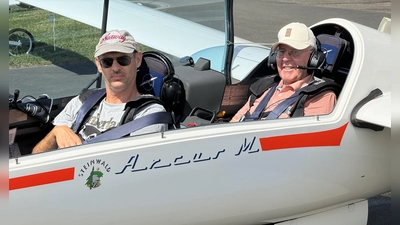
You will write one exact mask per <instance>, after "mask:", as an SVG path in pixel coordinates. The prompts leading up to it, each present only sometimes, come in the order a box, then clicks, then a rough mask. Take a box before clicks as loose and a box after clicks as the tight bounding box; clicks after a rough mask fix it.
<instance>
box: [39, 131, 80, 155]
mask: <svg viewBox="0 0 400 225" xmlns="http://www.w3.org/2000/svg"><path fill="white" fill-rule="evenodd" d="M80 144H82V141H81V139H80V138H79V137H78V135H76V134H75V133H74V132H73V131H72V130H71V128H69V127H67V126H55V127H54V128H53V130H51V131H50V133H48V134H47V135H46V137H44V138H43V140H41V141H40V142H39V143H38V144H37V145H36V146H35V147H34V148H33V150H32V154H34V153H38V152H44V151H48V150H53V149H57V148H66V147H70V146H75V145H80Z"/></svg>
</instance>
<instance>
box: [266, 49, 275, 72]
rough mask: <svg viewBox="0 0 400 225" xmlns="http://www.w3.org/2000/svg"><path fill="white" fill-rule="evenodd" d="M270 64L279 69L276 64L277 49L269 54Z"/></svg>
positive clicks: (271, 66) (272, 67)
mask: <svg viewBox="0 0 400 225" xmlns="http://www.w3.org/2000/svg"><path fill="white" fill-rule="evenodd" d="M268 66H269V67H270V68H271V69H273V70H277V66H276V51H272V50H271V51H270V52H269V56H268Z"/></svg>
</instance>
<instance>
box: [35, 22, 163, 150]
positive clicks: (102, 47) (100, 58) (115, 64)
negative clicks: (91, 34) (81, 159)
mask: <svg viewBox="0 0 400 225" xmlns="http://www.w3.org/2000/svg"><path fill="white" fill-rule="evenodd" d="M94 56H95V62H96V65H97V69H98V71H99V72H100V73H102V76H103V78H104V82H105V97H104V98H102V99H101V101H100V103H99V104H98V105H97V107H94V108H93V110H91V111H90V113H89V115H88V116H86V117H85V120H84V121H83V122H82V124H83V125H79V129H77V131H76V132H74V130H73V129H71V127H73V126H74V123H75V120H77V117H78V111H79V109H80V108H81V106H82V105H83V103H82V100H81V99H80V96H76V97H75V98H73V99H72V100H71V101H70V102H69V103H68V104H67V105H66V107H65V108H64V109H63V111H62V112H61V113H60V114H59V115H58V116H57V117H56V118H55V119H54V121H53V124H54V125H55V127H54V128H53V129H52V131H50V132H49V134H48V135H47V136H46V137H45V138H44V139H43V140H42V141H40V142H39V143H38V144H37V145H36V146H35V148H34V149H33V151H32V153H38V152H43V151H47V150H52V149H57V148H65V147H69V146H75V145H80V144H82V143H83V142H84V141H87V140H90V139H91V138H93V137H96V136H98V135H99V134H102V133H103V132H105V131H108V130H110V129H111V128H115V127H117V126H119V125H121V124H120V120H121V118H122V116H123V115H124V110H125V106H126V103H127V102H134V101H135V100H138V99H140V98H141V97H143V96H142V95H141V94H140V93H139V91H138V90H137V86H136V72H137V69H138V68H139V66H140V64H141V62H142V53H141V52H140V51H138V49H137V43H136V41H135V39H134V38H133V36H132V35H131V34H130V33H129V32H127V31H125V30H111V31H108V32H106V33H105V34H104V35H103V36H102V37H101V38H100V40H99V42H98V44H97V46H96V50H95V54H94ZM156 112H165V109H164V107H163V106H162V105H161V104H157V103H151V104H147V105H146V106H145V107H142V108H140V109H139V108H138V109H137V111H136V112H135V114H134V117H133V120H136V119H138V118H141V117H144V116H146V115H149V114H152V113H156ZM167 127H168V125H167V124H163V123H159V124H153V125H149V126H146V127H143V128H141V129H139V130H136V131H134V132H132V133H131V134H130V135H131V136H132V135H138V134H145V133H151V132H159V131H164V130H166V129H167Z"/></svg>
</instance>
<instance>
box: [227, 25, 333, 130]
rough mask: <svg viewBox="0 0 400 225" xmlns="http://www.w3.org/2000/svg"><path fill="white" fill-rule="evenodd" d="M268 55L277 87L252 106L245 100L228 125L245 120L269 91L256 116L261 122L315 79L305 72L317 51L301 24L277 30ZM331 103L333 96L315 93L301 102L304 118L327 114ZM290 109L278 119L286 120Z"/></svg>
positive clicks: (311, 34)
mask: <svg viewBox="0 0 400 225" xmlns="http://www.w3.org/2000/svg"><path fill="white" fill-rule="evenodd" d="M271 51H272V53H274V54H273V55H274V57H275V58H276V62H275V65H273V66H274V67H276V69H277V70H278V74H279V77H280V78H281V79H280V81H279V83H278V84H277V86H276V87H275V88H274V89H273V88H269V89H267V90H265V92H264V93H263V94H262V95H261V96H259V97H258V98H256V99H255V101H254V104H253V105H250V104H249V102H250V99H249V101H247V102H246V104H245V105H244V106H243V107H242V108H241V109H240V110H239V111H238V112H237V113H236V114H235V116H234V117H233V118H232V119H231V122H237V121H243V120H246V119H247V118H248V117H250V116H251V115H252V114H253V112H254V111H255V110H256V108H257V107H258V105H259V104H260V102H261V101H262V100H263V99H264V97H265V96H266V95H267V93H268V92H270V91H273V94H272V95H271V96H270V99H269V101H268V102H267V103H266V106H265V107H264V108H263V109H262V112H261V114H260V116H259V117H257V118H256V119H264V118H265V117H266V116H267V115H268V114H269V113H270V112H271V111H273V110H274V108H275V107H277V106H278V105H279V104H280V103H281V102H283V101H284V100H285V99H288V98H290V97H291V96H292V95H293V94H294V93H295V92H296V91H297V90H299V89H300V88H303V87H305V86H307V85H309V84H310V83H312V82H315V80H316V79H317V78H316V77H314V76H313V70H310V69H308V68H309V66H308V64H309V61H310V60H311V59H312V58H310V57H312V56H315V54H316V52H315V51H317V40H316V38H315V36H314V34H313V32H312V31H311V30H310V29H309V28H308V27H307V26H306V25H305V24H303V23H297V22H294V23H290V24H288V25H286V26H284V27H283V28H281V30H280V31H279V33H278V42H276V43H275V44H274V45H273V46H272V47H271ZM312 54H314V55H312ZM270 57H271V56H270ZM323 57H325V55H323ZM323 61H324V60H323ZM335 103H336V95H335V94H334V92H332V91H324V92H322V93H319V94H318V95H316V96H313V97H310V98H308V99H307V100H306V101H305V104H304V116H312V115H323V114H329V113H330V112H331V111H332V110H333V107H334V105H335ZM290 108H291V106H289V107H288V108H287V109H286V110H285V111H284V112H283V113H281V114H280V115H279V116H278V118H288V117H290V116H291V115H290Z"/></svg>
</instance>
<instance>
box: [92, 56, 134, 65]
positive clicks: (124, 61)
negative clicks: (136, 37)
mask: <svg viewBox="0 0 400 225" xmlns="http://www.w3.org/2000/svg"><path fill="white" fill-rule="evenodd" d="M132 58H133V56H127V55H124V56H120V57H116V58H102V59H99V61H100V65H101V67H103V68H110V67H111V66H112V64H113V63H114V60H117V62H118V64H119V65H121V66H128V65H129V64H131V61H132Z"/></svg>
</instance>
